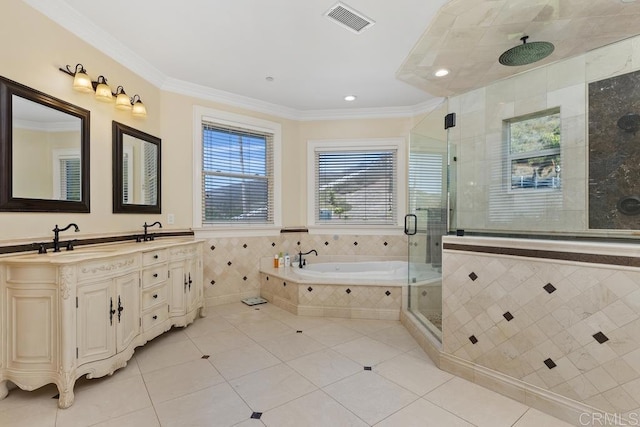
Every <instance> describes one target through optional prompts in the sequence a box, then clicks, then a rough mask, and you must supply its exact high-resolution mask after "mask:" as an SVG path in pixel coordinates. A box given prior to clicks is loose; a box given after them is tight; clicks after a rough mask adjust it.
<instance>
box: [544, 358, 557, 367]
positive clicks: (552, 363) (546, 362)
mask: <svg viewBox="0 0 640 427" xmlns="http://www.w3.org/2000/svg"><path fill="white" fill-rule="evenodd" d="M544 364H545V365H547V368H549V369H553V368H555V367H556V366H558V365H556V363H555V362H554V361H553V360H551V358H549V359H547V360H545V361H544Z"/></svg>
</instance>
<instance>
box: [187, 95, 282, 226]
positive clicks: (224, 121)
mask: <svg viewBox="0 0 640 427" xmlns="http://www.w3.org/2000/svg"><path fill="white" fill-rule="evenodd" d="M196 116H197V117H198V119H197V122H198V123H197V126H198V134H199V137H198V138H197V147H196V150H195V152H196V161H197V162H198V169H197V170H198V171H199V177H198V181H197V182H195V183H194V187H195V188H196V190H200V193H201V194H200V199H199V203H197V205H198V206H195V207H194V215H198V218H195V217H194V225H196V226H198V225H200V226H202V225H205V226H238V227H242V226H247V227H252V226H267V227H268V226H273V227H278V226H279V225H280V219H279V213H278V209H277V207H278V205H279V188H278V187H279V182H278V179H279V173H278V170H279V169H278V167H277V164H278V161H277V159H276V155H277V153H278V154H279V149H278V147H279V141H280V125H279V124H277V123H273V122H267V121H265V120H259V119H253V118H251V117H245V116H239V115H236V114H231V113H226V112H221V111H216V110H207V109H202V108H198V107H197V109H196ZM196 209H197V210H196ZM196 212H197V213H196Z"/></svg>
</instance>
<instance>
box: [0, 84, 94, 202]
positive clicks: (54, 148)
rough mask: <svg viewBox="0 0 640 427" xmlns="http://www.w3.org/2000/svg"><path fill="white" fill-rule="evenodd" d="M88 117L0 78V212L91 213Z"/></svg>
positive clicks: (28, 88)
mask: <svg viewBox="0 0 640 427" xmlns="http://www.w3.org/2000/svg"><path fill="white" fill-rule="evenodd" d="M89 118H90V113H89V111H88V110H85V109H83V108H80V107H78V106H75V105H72V104H70V103H68V102H66V101H62V100H61V99H58V98H55V97H53V96H50V95H47V94H45V93H42V92H40V91H38V90H36V89H32V88H30V87H27V86H25V85H22V84H20V83H17V82H15V81H13V80H9V79H6V78H4V77H0V167H1V171H0V211H4V212H7V211H9V212H10V211H13V212H89V206H90V205H89V144H90V137H89V129H90V123H89Z"/></svg>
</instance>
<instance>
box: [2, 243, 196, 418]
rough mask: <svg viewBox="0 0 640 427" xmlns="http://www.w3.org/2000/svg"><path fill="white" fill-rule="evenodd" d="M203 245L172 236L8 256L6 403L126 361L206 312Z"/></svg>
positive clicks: (65, 391) (69, 398)
mask: <svg viewBox="0 0 640 427" xmlns="http://www.w3.org/2000/svg"><path fill="white" fill-rule="evenodd" d="M202 283H203V282H202V242H200V241H194V240H193V239H192V238H186V239H184V238H183V239H165V240H157V241H154V242H145V243H144V244H143V243H125V244H111V245H97V246H93V247H86V248H82V249H78V250H73V251H63V252H49V253H46V254H38V253H30V254H21V255H13V256H4V257H0V330H2V331H3V334H2V336H1V342H2V345H1V347H2V348H3V351H2V353H1V354H0V399H1V398H4V397H5V396H6V395H7V393H8V387H7V382H8V381H11V382H12V383H14V384H16V385H17V386H18V387H20V388H22V389H24V390H34V389H36V388H39V387H42V386H43V385H46V384H50V383H55V384H56V385H57V387H58V390H59V395H60V398H59V401H58V405H59V407H60V408H67V407H69V406H71V404H73V400H74V391H73V388H74V384H75V381H76V379H77V378H79V377H81V376H84V375H86V376H87V378H97V377H101V376H104V375H109V374H112V373H113V372H114V371H115V370H116V369H119V368H122V367H124V366H126V365H127V361H128V360H129V359H130V358H131V357H132V355H133V352H134V349H135V348H136V347H138V346H140V345H143V344H144V343H145V342H147V341H148V340H150V339H153V338H154V337H156V336H158V335H160V334H162V333H163V332H165V331H167V330H169V329H170V328H171V327H172V326H186V325H188V324H190V323H191V322H193V320H194V319H195V318H196V317H197V315H198V314H200V315H201V316H203V315H204V299H203V289H202Z"/></svg>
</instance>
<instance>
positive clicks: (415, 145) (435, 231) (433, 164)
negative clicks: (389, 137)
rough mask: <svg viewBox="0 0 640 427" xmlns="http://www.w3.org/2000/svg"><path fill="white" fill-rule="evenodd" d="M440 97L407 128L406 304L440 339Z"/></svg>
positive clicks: (443, 181)
mask: <svg viewBox="0 0 640 427" xmlns="http://www.w3.org/2000/svg"><path fill="white" fill-rule="evenodd" d="M446 114H447V105H446V102H445V103H443V104H442V105H440V106H439V107H438V108H436V109H435V110H434V111H432V112H431V113H430V114H429V115H428V116H426V117H425V118H424V119H423V120H422V121H421V122H420V123H419V124H418V125H416V126H415V127H414V128H413V129H412V131H411V139H410V148H409V181H408V183H409V189H408V190H409V191H408V195H409V209H408V214H407V217H406V218H405V234H407V236H408V266H409V268H408V284H409V293H408V294H409V301H408V308H409V312H411V313H412V314H413V315H414V316H415V317H416V318H417V319H418V320H419V321H420V322H421V323H422V324H423V325H424V326H425V327H426V328H427V329H429V330H430V331H431V332H432V333H433V335H434V336H435V337H436V338H437V339H438V340H441V339H442V236H443V235H445V234H447V223H448V206H447V202H448V197H447V196H448V191H447V190H448V185H447V181H448V179H447V164H448V160H447V132H446V131H445V130H444V116H445V115H446Z"/></svg>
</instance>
